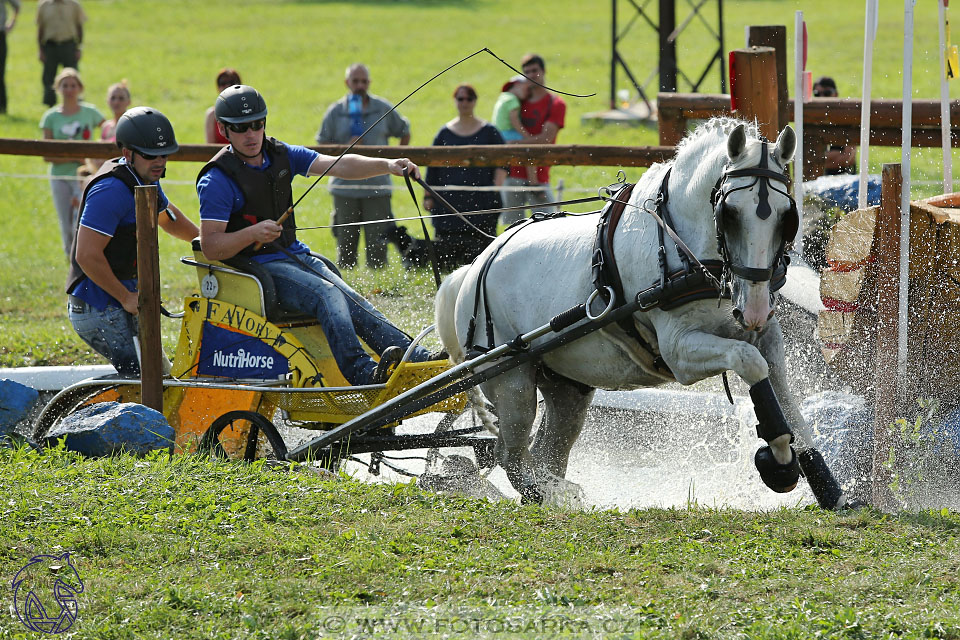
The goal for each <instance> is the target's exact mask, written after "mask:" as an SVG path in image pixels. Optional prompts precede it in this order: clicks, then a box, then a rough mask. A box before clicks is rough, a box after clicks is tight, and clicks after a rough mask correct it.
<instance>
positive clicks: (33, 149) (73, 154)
mask: <svg viewBox="0 0 960 640" xmlns="http://www.w3.org/2000/svg"><path fill="white" fill-rule="evenodd" d="M220 148H221V147H220V145H212V144H181V145H180V151H178V152H177V153H175V154H173V155H171V156H170V160H172V161H183V162H206V161H207V160H209V159H210V158H212V157H213V155H214V154H215V153H216V152H217V151H219V150H220ZM310 148H311V149H313V150H315V151H319V152H320V153H325V154H327V155H339V154H340V153H341V152H343V150H344V149H345V148H346V147H345V146H342V145H323V146H314V147H310ZM351 153H356V154H359V155H364V156H372V157H375V158H397V157H400V156H403V157H406V158H410V159H411V160H413V161H414V162H416V163H417V164H418V165H420V166H424V167H471V166H472V167H500V166H506V165H510V164H536V165H539V166H550V165H568V166H597V167H602V166H607V167H649V166H650V165H652V164H654V163H656V162H664V161H665V160H668V159H670V158H672V157H673V153H674V149H673V147H615V146H601V145H552V144H539V145H521V144H504V145H475V146H459V147H397V146H358V147H354V148H353V149H352V150H351ZM3 154H7V155H26V156H47V157H56V158H112V157H115V156H117V155H118V153H117V148H116V146H114V145H112V144H111V143H109V142H81V141H73V140H22V139H17V138H0V155H3Z"/></svg>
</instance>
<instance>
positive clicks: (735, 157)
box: [436, 119, 846, 509]
mask: <svg viewBox="0 0 960 640" xmlns="http://www.w3.org/2000/svg"><path fill="white" fill-rule="evenodd" d="M795 149H796V134H795V133H794V131H793V129H791V128H790V127H787V128H786V129H784V131H783V132H781V134H780V136H779V137H778V139H777V142H776V145H768V144H767V143H765V142H763V141H761V140H760V139H758V134H757V130H756V127H755V126H754V125H750V124H748V123H745V122H741V121H736V120H730V119H714V120H711V121H710V122H708V123H706V124H704V125H702V126H701V127H699V128H698V129H697V130H696V131H695V132H693V133H692V134H690V135H689V136H688V137H687V138H686V139H684V140H683V141H682V142H681V144H680V145H679V146H678V148H677V154H676V158H675V159H674V160H673V161H672V162H670V163H666V164H660V165H654V166H653V167H651V168H650V169H649V170H648V171H647V172H646V173H645V174H644V175H643V177H642V179H641V180H640V182H639V183H638V184H637V185H636V186H635V187H634V189H633V193H632V195H631V197H630V200H629V205H628V206H626V209H625V211H624V212H623V216H622V218H621V220H620V223H619V225H618V227H617V228H616V230H615V235H614V236H613V241H612V245H613V250H614V255H615V256H616V261H617V263H618V265H619V271H620V276H621V279H622V283H623V291H624V292H626V298H627V300H630V299H632V297H633V296H634V295H636V294H637V293H638V292H641V291H644V290H647V289H649V288H650V287H651V286H652V285H654V284H656V283H658V282H660V280H661V267H660V266H659V264H658V253H660V246H661V243H660V240H659V239H658V235H659V231H660V229H659V228H658V222H657V221H656V220H655V218H654V217H653V216H652V215H650V213H649V212H648V211H646V210H645V206H646V207H647V208H651V206H653V203H655V201H656V199H657V197H658V194H660V191H661V183H662V182H664V180H663V179H664V176H665V175H666V172H667V171H668V170H669V171H670V174H669V179H668V181H667V182H666V184H667V186H668V193H669V198H668V199H667V201H666V208H667V209H668V216H669V218H671V219H672V227H673V229H674V230H675V232H676V234H677V235H678V236H679V238H680V239H682V240H683V242H684V243H685V244H686V245H687V247H688V248H689V250H690V252H691V253H692V254H693V255H694V256H696V257H697V258H699V259H700V260H701V261H707V260H722V259H723V257H724V256H723V255H721V250H720V248H719V246H718V245H724V246H725V251H723V252H722V253H724V254H726V256H727V262H726V268H725V271H726V273H727V275H728V278H727V280H728V282H729V289H730V297H729V298H725V299H724V300H723V301H722V302H721V303H720V304H719V305H718V296H717V295H714V296H713V297H712V298H711V299H701V300H698V301H693V302H688V303H685V304H682V305H681V306H679V307H677V308H673V309H670V310H664V309H661V308H653V309H650V310H648V311H644V312H636V313H633V314H632V316H630V319H632V324H633V325H634V327H635V328H636V331H637V332H638V333H639V335H640V336H641V337H642V339H643V340H644V341H645V342H646V343H647V345H646V346H642V345H641V344H640V342H638V341H637V340H636V339H635V338H634V337H631V334H630V333H628V332H627V331H625V330H624V329H623V328H622V326H621V325H618V324H610V325H608V326H607V327H605V328H604V329H602V330H600V331H596V332H593V333H590V334H588V335H586V336H584V337H582V338H580V339H578V340H576V341H574V342H571V343H569V344H567V345H564V346H562V347H560V348H557V349H555V350H553V351H550V352H548V353H546V354H544V355H543V356H542V357H541V358H540V359H539V360H537V361H534V362H528V363H526V364H523V365H521V366H519V367H518V368H515V369H513V370H510V371H508V372H506V373H503V374H501V375H499V376H498V377H496V378H493V379H491V380H489V381H487V382H485V383H483V384H482V385H481V389H482V390H483V393H484V395H485V396H486V397H487V398H488V399H489V400H490V401H491V402H492V403H493V404H494V406H495V408H496V412H497V414H498V416H499V444H498V451H499V462H500V464H501V466H503V468H504V469H505V470H506V472H507V476H508V478H509V479H510V482H511V484H512V485H513V486H514V488H515V489H516V490H517V491H518V492H519V493H520V494H521V496H523V498H524V499H525V500H528V501H537V502H542V501H544V500H549V501H557V500H563V499H564V498H568V497H569V496H570V491H571V490H572V489H573V490H576V491H579V487H577V486H576V485H575V484H573V483H570V482H568V481H566V480H563V476H564V475H565V473H566V469H567V461H568V457H569V454H570V449H571V447H572V446H573V444H574V442H575V441H576V439H577V437H578V436H579V434H580V430H581V428H582V426H583V421H584V418H585V415H586V411H587V407H588V405H589V404H590V401H591V399H592V397H593V391H594V389H596V388H603V389H635V388H639V387H650V386H656V385H660V384H663V383H665V382H668V381H672V380H674V379H675V380H676V381H678V382H680V383H682V384H692V383H694V382H697V381H699V380H703V379H704V378H707V377H710V376H715V375H718V374H721V373H723V372H725V371H727V370H732V371H734V372H736V373H737V375H739V376H740V377H741V378H742V379H743V380H744V381H745V382H746V383H747V384H748V385H750V395H751V398H752V399H753V402H754V406H755V410H756V414H757V418H758V422H759V423H760V424H759V426H758V427H757V433H758V436H760V437H761V438H763V439H764V440H766V441H767V446H764V447H762V448H761V449H760V450H759V451H758V452H757V455H756V458H755V463H756V465H757V468H758V470H759V471H760V475H761V478H762V479H763V480H764V482H765V483H766V484H767V485H768V486H769V487H770V488H772V489H773V490H775V491H778V492H785V491H790V490H792V489H793V488H794V487H795V486H796V484H797V481H798V478H799V476H800V475H801V469H802V474H803V475H805V476H806V477H807V480H808V482H809V483H810V485H811V488H812V489H813V491H814V494H815V495H816V497H817V500H818V502H819V503H820V505H821V506H823V507H825V508H831V509H833V508H840V507H842V506H843V505H844V504H845V502H846V499H845V497H844V495H843V493H842V491H841V489H840V487H839V485H838V484H837V483H836V481H835V480H834V479H833V476H832V474H831V473H830V470H829V469H828V468H827V467H826V465H825V464H824V463H823V458H822V457H821V456H820V454H819V453H818V452H817V451H816V450H815V449H814V448H813V440H812V435H811V432H810V429H809V427H808V426H807V425H806V423H805V422H804V420H803V417H802V416H801V414H800V411H799V408H798V406H797V403H796V401H795V400H794V398H793V396H792V394H791V392H790V390H789V388H788V386H787V382H786V380H785V371H784V353H783V335H782V333H781V331H780V325H779V323H778V322H777V320H776V318H775V317H773V309H774V302H775V298H774V294H773V293H772V292H771V290H770V278H771V274H772V272H773V267H776V266H777V264H776V262H777V261H778V258H779V254H780V253H781V252H782V251H783V248H784V243H785V242H789V241H791V240H792V239H793V238H792V236H791V237H785V235H784V234H791V233H792V232H795V231H796V219H795V217H796V209H795V204H794V202H793V200H792V199H791V198H790V197H789V195H788V194H787V193H786V192H785V191H784V189H785V186H786V185H785V184H784V182H785V178H784V176H783V172H784V167H785V166H786V165H787V163H788V162H789V161H790V160H791V158H792V157H793V153H794V150H795ZM764 153H765V154H766V157H761V156H762V155H763V154H764ZM767 167H770V168H769V169H768V168H767ZM660 195H662V194H660ZM661 211H662V210H661ZM791 217H792V218H791ZM718 218H719V219H718ZM597 224H598V214H593V215H585V216H568V217H561V218H554V219H548V220H542V221H537V222H532V221H528V222H527V223H525V224H523V225H520V226H519V227H513V228H511V229H510V230H508V231H506V232H505V233H503V234H502V235H501V236H500V237H499V238H498V239H497V241H495V242H494V243H493V244H492V245H491V246H490V247H488V248H487V250H486V251H485V252H484V254H483V255H481V256H480V257H479V258H478V259H477V260H476V261H474V263H473V264H471V265H467V266H465V267H462V268H461V269H459V270H457V271H455V272H454V273H452V274H451V275H450V276H449V277H447V278H446V280H445V281H444V282H443V285H442V286H441V288H440V291H439V292H438V293H437V298H436V322H437V327H438V332H439V335H440V339H441V340H442V342H443V345H444V347H445V348H446V349H447V350H448V352H449V353H450V356H451V358H452V359H453V360H454V361H455V362H462V361H464V360H465V359H466V358H467V357H468V351H470V350H472V349H473V348H474V347H475V346H477V345H478V343H479V346H481V347H483V346H489V345H486V344H485V343H486V340H487V337H486V331H485V329H484V326H485V321H486V314H487V313H488V312H489V314H490V320H491V321H492V325H493V341H494V342H495V343H496V344H498V345H499V344H502V343H505V342H507V341H509V340H511V339H513V338H515V337H516V336H518V335H521V334H523V333H525V332H528V331H530V330H532V329H534V328H537V327H540V326H542V325H543V324H545V323H546V322H547V321H548V320H549V319H550V318H551V317H553V316H554V315H556V314H558V313H560V312H563V311H564V310H566V309H569V308H571V307H573V306H575V305H576V304H578V303H582V302H583V301H585V300H586V299H587V298H588V296H589V295H590V293H591V292H592V291H593V290H594V289H595V286H594V283H593V280H592V274H591V261H592V258H593V255H592V254H593V250H594V238H595V235H596V228H597ZM718 229H719V233H718ZM665 246H666V249H667V251H666V255H667V261H668V267H669V268H668V269H667V271H668V272H670V273H673V272H674V271H677V270H679V269H682V268H683V266H684V265H683V263H682V261H681V258H680V255H679V251H678V250H677V246H676V245H675V244H674V243H673V242H672V241H671V240H670V238H669V236H668V237H667V240H666V242H665ZM491 256H492V262H491V263H490V264H489V265H488V269H487V273H486V276H485V284H484V287H483V288H484V289H485V290H486V292H485V299H484V300H483V304H482V305H479V307H478V305H476V291H477V286H478V280H479V279H480V278H481V273H482V271H483V269H484V265H485V264H486V262H487V258H488V257H491ZM694 264H695V263H694ZM594 302H595V305H594V306H595V308H594V310H593V312H594V313H597V312H598V311H599V308H602V306H603V305H602V304H600V301H594ZM475 314H476V317H474V316H475ZM472 319H473V321H474V322H473V324H474V325H475V326H476V327H477V330H476V332H475V333H476V335H474V336H473V337H472V340H471V341H472V342H473V344H468V335H469V334H470V333H472V332H471V329H470V326H471V320H472ZM544 339H545V338H544ZM534 344H537V343H536V342H535V343H534ZM664 365H665V366H664ZM537 389H539V390H540V393H541V394H542V396H543V400H544V408H545V417H544V420H543V422H542V425H541V428H540V429H539V430H538V432H537V435H536V439H535V441H534V443H533V445H532V447H528V444H529V441H530V433H531V430H532V424H533V422H534V418H535V416H536V412H537ZM794 439H796V441H797V444H798V447H797V449H796V451H794V448H793V446H792V444H791V443H792V442H794Z"/></svg>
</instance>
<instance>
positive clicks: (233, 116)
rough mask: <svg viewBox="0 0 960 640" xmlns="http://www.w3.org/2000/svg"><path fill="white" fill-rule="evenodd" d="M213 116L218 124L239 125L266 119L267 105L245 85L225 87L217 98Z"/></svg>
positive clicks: (256, 93) (261, 97) (258, 94)
mask: <svg viewBox="0 0 960 640" xmlns="http://www.w3.org/2000/svg"><path fill="white" fill-rule="evenodd" d="M214 114H215V115H216V117H217V120H219V121H220V122H228V123H230V124H240V123H243V122H254V121H255V120H263V119H264V118H266V117H267V103H266V102H265V101H264V99H263V96H261V95H260V92H259V91H257V90H256V89H254V88H253V87H250V86H247V85H245V84H235V85H233V86H232V87H227V88H226V89H224V90H223V91H221V92H220V95H219V96H217V104H216V106H215V107H214Z"/></svg>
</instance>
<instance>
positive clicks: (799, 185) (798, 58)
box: [793, 11, 806, 257]
mask: <svg viewBox="0 0 960 640" xmlns="http://www.w3.org/2000/svg"><path fill="white" fill-rule="evenodd" d="M794 16H795V17H794V21H793V72H794V82H793V127H794V129H796V132H797V150H796V151H795V152H794V154H793V198H794V200H795V201H796V203H797V213H798V214H800V225H799V226H798V227H797V237H796V239H795V240H794V244H793V249H794V251H795V252H796V254H797V255H798V256H801V257H802V256H803V98H804V96H805V93H806V87H804V73H803V71H804V69H803V11H797V12H796V13H795V14H794Z"/></svg>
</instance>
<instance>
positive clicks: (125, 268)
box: [67, 158, 160, 293]
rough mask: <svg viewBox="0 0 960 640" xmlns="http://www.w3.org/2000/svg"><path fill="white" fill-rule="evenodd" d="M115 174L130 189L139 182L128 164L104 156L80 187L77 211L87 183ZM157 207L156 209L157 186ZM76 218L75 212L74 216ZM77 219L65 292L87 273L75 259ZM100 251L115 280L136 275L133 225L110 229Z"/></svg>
mask: <svg viewBox="0 0 960 640" xmlns="http://www.w3.org/2000/svg"><path fill="white" fill-rule="evenodd" d="M111 177H112V178H116V179H117V180H119V181H120V182H122V183H123V184H125V185H127V188H129V189H130V193H134V189H135V188H136V187H138V186H140V185H141V183H140V181H139V180H138V179H137V176H136V175H134V173H133V168H132V167H131V166H130V165H129V164H120V158H114V159H113V160H107V161H106V162H104V163H103V164H102V165H101V166H100V170H99V171H97V172H96V173H95V174H94V175H93V177H92V178H91V179H90V182H89V183H87V186H86V187H85V188H84V190H83V197H82V198H81V199H80V213H81V214H82V213H83V207H84V205H85V204H86V202H87V194H88V193H89V192H90V187H92V186H93V185H95V184H96V183H98V182H100V181H101V180H104V179H106V178H111ZM157 211H160V190H159V189H158V190H157ZM78 218H79V216H78ZM79 229H80V222H79V220H78V221H77V229H75V230H74V231H75V233H74V234H73V246H72V247H71V248H70V274H69V275H68V276H67V293H70V292H71V291H73V288H74V287H76V286H77V284H78V283H79V282H80V281H81V280H83V279H84V278H86V277H87V275H86V274H85V273H84V272H83V269H81V268H80V265H79V264H78V263H77V237H78V236H79V235H80V233H79ZM103 255H104V257H106V259H107V264H109V265H110V270H111V271H113V275H115V276H117V279H118V280H130V279H133V278H136V277H137V225H136V224H125V225H121V226H118V227H117V229H116V231H114V233H113V237H112V238H110V241H109V242H108V243H107V246H106V247H104V249H103Z"/></svg>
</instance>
